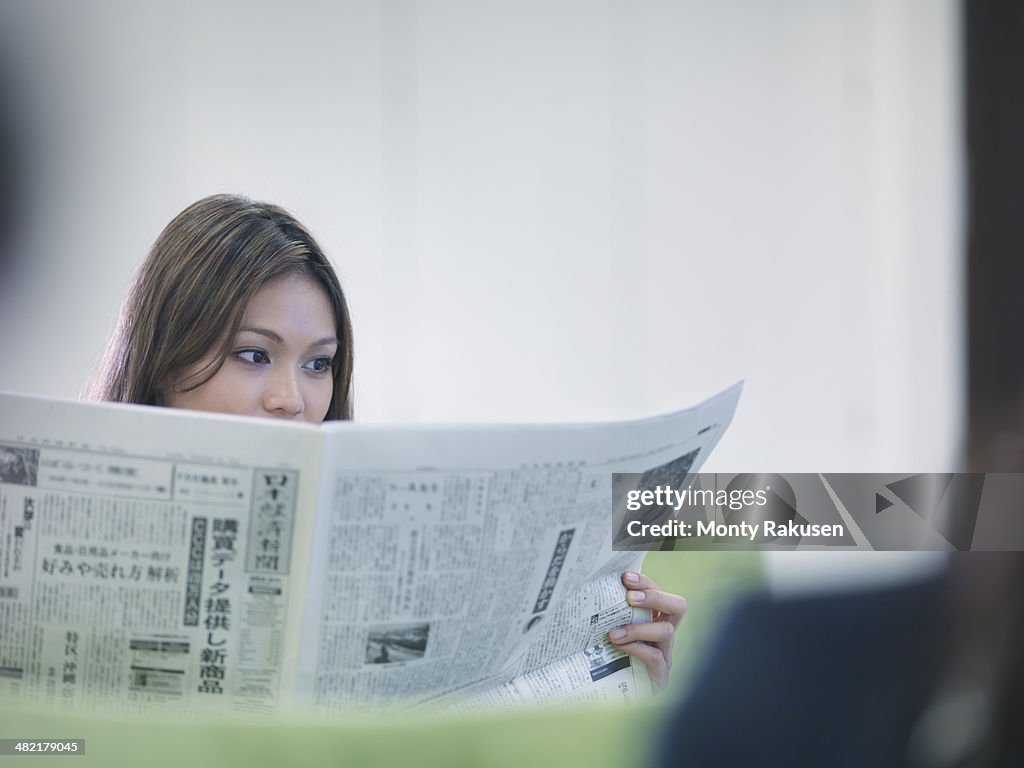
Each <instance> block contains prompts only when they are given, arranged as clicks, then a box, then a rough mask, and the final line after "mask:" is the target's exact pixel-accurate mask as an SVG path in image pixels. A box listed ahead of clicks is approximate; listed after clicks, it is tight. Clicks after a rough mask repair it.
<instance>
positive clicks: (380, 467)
mask: <svg viewBox="0 0 1024 768" xmlns="http://www.w3.org/2000/svg"><path fill="white" fill-rule="evenodd" d="M739 393H740V387H739V385H737V386H735V387H732V388H730V389H728V390H726V391H724V392H722V393H721V394H720V395H718V396H716V397H714V398H712V399H710V400H708V401H706V402H705V403H702V404H701V405H699V406H697V407H695V408H692V409H690V410H687V411H681V412H679V413H675V414H670V415H668V416H662V417H657V418H653V419H645V420H642V421H634V422H621V423H611V424H581V425H551V426H508V427H493V426H489V427H488V426H475V427H454V426H450V427H448V426H446V427H408V426H406V427H381V426H366V425H359V424H337V425H329V426H326V427H324V432H325V436H326V440H325V446H324V455H323V463H322V466H321V470H320V474H321V483H320V498H319V501H318V508H319V510H320V514H319V515H318V516H317V521H316V525H317V528H316V532H315V537H314V541H315V543H314V547H313V551H312V557H313V559H312V564H311V571H312V573H313V574H314V575H313V576H312V578H311V580H310V589H309V592H308V596H307V600H308V602H307V610H306V611H305V616H306V621H305V625H304V627H303V632H302V642H303V645H302V648H301V652H300V655H299V658H298V659H297V660H296V664H295V665H291V664H289V665H288V668H289V669H291V668H295V669H297V671H298V678H297V679H296V681H295V686H296V690H297V691H298V693H299V697H300V699H301V700H303V701H306V702H308V703H312V704H313V705H314V706H316V707H318V708H322V709H328V710H330V709H335V708H339V709H341V708H345V707H347V706H350V705H351V704H352V703H353V702H360V703H362V704H365V703H368V702H370V703H377V704H381V705H395V704H402V705H415V704H422V703H427V702H429V703H430V704H431V706H442V705H443V706H452V707H456V708H461V709H465V708H475V707H478V706H490V705H493V704H507V703H509V702H511V701H548V700H553V699H587V700H593V699H623V698H625V699H630V698H634V697H636V696H638V695H642V693H643V692H644V689H645V688H647V689H649V683H648V681H647V678H646V674H645V670H644V668H643V665H642V664H640V663H639V662H637V663H635V664H632V663H631V659H630V657H628V656H626V655H624V654H622V653H620V652H619V651H617V650H616V649H615V648H614V647H613V646H612V645H611V644H610V643H609V642H608V640H607V638H606V633H607V632H608V631H609V630H610V629H612V628H614V627H617V626H622V625H624V624H628V623H631V622H634V621H637V620H638V619H639V614H642V613H644V612H639V611H634V610H633V609H632V608H630V607H629V606H628V605H627V604H626V602H625V589H624V588H623V587H622V585H621V582H620V576H621V573H622V571H624V570H626V569H627V568H633V569H636V568H638V567H639V565H640V563H641V560H642V555H639V556H638V554H637V553H635V552H614V551H612V548H611V539H612V520H611V517H612V516H611V497H612V482H611V481H612V473H613V472H643V471H647V470H650V469H652V468H655V467H662V466H666V465H669V466H671V467H672V470H673V471H674V472H676V473H679V472H682V473H684V474H685V473H688V472H695V471H697V469H698V467H699V466H700V465H701V464H702V463H703V461H704V460H705V458H706V457H707V455H708V453H709V452H710V451H711V449H712V448H713V447H714V446H715V444H716V443H717V442H718V440H719V438H720V437H721V435H722V433H723V432H724V430H725V428H726V426H727V425H728V423H729V421H730V420H731V418H732V415H733V412H734V410H735V407H736V402H737V399H738V397H739ZM646 618H647V619H649V614H648V615H647V616H646Z"/></svg>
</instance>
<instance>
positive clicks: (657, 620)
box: [608, 571, 686, 693]
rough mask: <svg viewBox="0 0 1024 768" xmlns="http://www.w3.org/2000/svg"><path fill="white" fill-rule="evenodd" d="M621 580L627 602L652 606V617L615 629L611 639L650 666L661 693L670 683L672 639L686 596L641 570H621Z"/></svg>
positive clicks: (619, 647) (654, 686) (648, 669)
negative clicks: (668, 589)
mask: <svg viewBox="0 0 1024 768" xmlns="http://www.w3.org/2000/svg"><path fill="white" fill-rule="evenodd" d="M622 583H623V585H624V586H625V587H626V590H627V592H626V602H627V603H629V604H630V605H634V606H636V607H637V608H649V609H650V610H651V614H652V620H651V621H650V622H645V623H643V624H629V625H627V626H625V627H620V628H619V629H613V630H612V631H611V632H609V633H608V639H609V640H611V641H612V643H613V644H614V645H615V647H617V648H618V649H619V650H622V651H625V652H626V653H628V654H629V655H630V656H634V657H636V658H638V659H640V661H642V662H643V663H644V664H645V665H646V666H647V672H648V673H649V674H650V676H651V686H652V687H653V688H654V692H655V693H658V692H659V691H662V690H664V689H665V687H666V686H667V685H668V673H669V671H670V670H671V669H672V643H673V641H674V640H675V637H676V627H678V626H679V622H681V621H682V620H683V616H685V615H686V600H685V599H684V598H682V597H680V596H679V595H673V594H671V593H669V592H662V591H661V590H660V589H658V585H657V584H655V583H654V582H653V581H651V580H650V579H649V578H647V577H646V576H644V575H643V574H642V573H634V572H633V571H626V572H625V573H624V574H622Z"/></svg>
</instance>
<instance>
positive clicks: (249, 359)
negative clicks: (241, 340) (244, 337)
mask: <svg viewBox="0 0 1024 768" xmlns="http://www.w3.org/2000/svg"><path fill="white" fill-rule="evenodd" d="M235 357H237V358H238V359H239V360H241V361H242V362H243V363H250V364H251V365H266V364H267V363H269V362H270V358H269V357H268V356H267V353H266V352H264V351H263V350H262V349H243V350H241V351H239V352H235Z"/></svg>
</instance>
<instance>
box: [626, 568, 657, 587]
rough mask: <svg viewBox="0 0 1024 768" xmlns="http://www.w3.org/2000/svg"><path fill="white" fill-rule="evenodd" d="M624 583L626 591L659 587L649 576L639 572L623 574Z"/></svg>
mask: <svg viewBox="0 0 1024 768" xmlns="http://www.w3.org/2000/svg"><path fill="white" fill-rule="evenodd" d="M622 583H623V585H624V586H625V587H626V589H657V588H658V585H657V584H655V583H654V582H653V581H651V579H650V578H649V577H648V576H645V575H644V574H642V573H640V572H638V571H626V572H625V573H623V574H622Z"/></svg>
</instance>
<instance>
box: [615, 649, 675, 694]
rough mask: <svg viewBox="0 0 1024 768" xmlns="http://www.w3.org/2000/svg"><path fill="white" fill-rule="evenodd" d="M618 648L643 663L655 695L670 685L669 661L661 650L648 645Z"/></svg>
mask: <svg viewBox="0 0 1024 768" xmlns="http://www.w3.org/2000/svg"><path fill="white" fill-rule="evenodd" d="M617 647H618V649H619V650H620V651H625V652H626V653H628V654H629V655H630V656H633V657H634V658H636V659H638V660H639V661H641V662H643V664H644V666H645V667H647V674H648V675H650V678H651V687H652V688H653V689H654V692H655V693H657V692H658V691H660V690H662V689H663V688H665V686H667V685H668V661H667V660H666V659H665V656H664V654H663V653H662V652H661V650H660V649H658V648H657V647H655V646H653V645H648V644H647V643H627V644H626V645H620V646H617Z"/></svg>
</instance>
